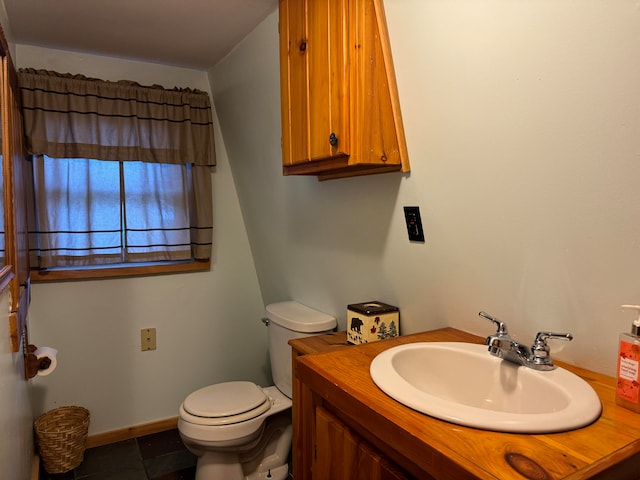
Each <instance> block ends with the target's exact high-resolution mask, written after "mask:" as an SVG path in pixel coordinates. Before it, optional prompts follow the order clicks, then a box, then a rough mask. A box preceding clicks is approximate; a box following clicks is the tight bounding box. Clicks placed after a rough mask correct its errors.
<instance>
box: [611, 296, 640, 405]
mask: <svg viewBox="0 0 640 480" xmlns="http://www.w3.org/2000/svg"><path fill="white" fill-rule="evenodd" d="M622 308H628V309H632V310H636V312H637V318H636V319H635V320H634V321H633V323H632V325H631V333H621V334H620V350H619V351H618V385H617V388H616V403H617V404H618V405H621V406H623V407H625V408H628V409H629V410H633V411H634V412H638V413H640V383H639V382H640V378H639V375H638V371H639V365H640V305H622Z"/></svg>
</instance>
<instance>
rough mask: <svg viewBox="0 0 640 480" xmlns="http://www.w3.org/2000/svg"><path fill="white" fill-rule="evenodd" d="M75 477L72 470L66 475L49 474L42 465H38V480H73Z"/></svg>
mask: <svg viewBox="0 0 640 480" xmlns="http://www.w3.org/2000/svg"><path fill="white" fill-rule="evenodd" d="M74 479H75V475H74V473H73V470H71V471H70V472H66V473H49V472H47V471H46V470H45V469H44V467H43V466H42V464H40V480H74Z"/></svg>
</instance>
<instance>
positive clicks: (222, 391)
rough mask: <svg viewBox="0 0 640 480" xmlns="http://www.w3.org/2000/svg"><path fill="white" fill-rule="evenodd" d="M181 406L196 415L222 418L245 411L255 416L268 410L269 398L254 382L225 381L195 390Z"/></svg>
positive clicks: (244, 412)
mask: <svg viewBox="0 0 640 480" xmlns="http://www.w3.org/2000/svg"><path fill="white" fill-rule="evenodd" d="M182 406H183V408H184V410H185V411H186V412H187V413H190V414H191V415H195V416H197V417H203V418H223V417H233V416H236V415H242V414H247V413H251V414H253V416H257V415H259V414H260V413H262V412H264V411H266V410H268V409H269V407H270V404H269V398H268V397H267V396H266V395H265V393H264V391H263V390H262V389H261V388H260V387H259V386H257V385H256V384H255V383H252V382H226V383H217V384H215V385H210V386H208V387H204V388H201V389H200V390H196V391H195V392H193V393H192V394H191V395H189V396H188V397H187V398H186V399H185V400H184V402H183V404H182ZM253 410H256V412H253ZM242 416H243V417H247V416H248V415H242ZM253 416H251V417H250V418H253Z"/></svg>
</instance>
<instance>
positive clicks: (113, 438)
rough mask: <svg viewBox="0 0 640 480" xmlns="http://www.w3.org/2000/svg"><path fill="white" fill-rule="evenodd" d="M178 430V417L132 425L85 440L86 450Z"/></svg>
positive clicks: (97, 434) (90, 436)
mask: <svg viewBox="0 0 640 480" xmlns="http://www.w3.org/2000/svg"><path fill="white" fill-rule="evenodd" d="M174 428H178V417H171V418H166V419H164V420H157V421H155V422H150V423H144V424H141V425H134V426H132V427H127V428H122V429H120V430H112V431H110V432H103V433H96V434H94V435H89V437H88V438H87V448H93V447H99V446H102V445H109V444H110V443H116V442H121V441H123V440H129V439H131V438H136V437H142V436H143V435H150V434H152V433H160V432H165V431H167V430H173V429H174Z"/></svg>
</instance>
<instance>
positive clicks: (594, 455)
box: [292, 328, 640, 480]
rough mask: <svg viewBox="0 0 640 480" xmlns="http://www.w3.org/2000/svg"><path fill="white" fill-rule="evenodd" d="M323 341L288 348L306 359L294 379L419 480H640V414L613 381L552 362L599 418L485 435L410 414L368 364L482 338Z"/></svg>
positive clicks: (445, 335) (337, 337)
mask: <svg viewBox="0 0 640 480" xmlns="http://www.w3.org/2000/svg"><path fill="white" fill-rule="evenodd" d="M324 337H327V338H324V339H322V338H321V337H311V338H314V340H312V341H309V340H308V339H303V340H296V341H293V342H292V346H294V348H296V349H298V350H299V351H301V352H302V353H307V354H306V355H304V356H302V357H299V358H298V360H297V362H298V363H297V375H298V378H299V379H300V380H301V381H302V382H304V383H305V384H306V385H307V386H309V387H310V388H311V389H312V390H313V391H315V392H316V393H317V394H319V395H320V396H321V397H322V398H323V399H324V400H325V401H326V402H327V403H328V404H329V405H331V406H332V408H334V409H335V410H337V411H338V412H339V413H340V414H341V416H342V417H343V418H346V419H349V425H350V426H351V427H352V428H354V429H355V430H356V431H358V432H359V433H360V434H361V435H363V436H364V437H365V438H366V439H367V440H368V441H370V442H371V443H372V444H373V445H374V446H376V447H377V448H378V449H380V450H381V451H383V452H384V453H385V455H387V456H388V457H389V458H390V459H391V460H394V461H395V462H396V463H398V464H399V465H400V466H402V467H403V468H406V470H407V471H408V472H409V473H412V474H413V475H416V476H417V477H418V478H420V472H429V473H430V475H432V476H433V477H434V478H438V479H439V478H442V479H449V480H463V479H493V480H495V479H499V480H509V479H514V480H516V479H517V480H522V479H523V478H525V479H536V480H538V479H539V480H555V479H566V480H578V479H580V480H582V479H587V478H590V479H600V480H605V479H606V480H619V479H629V480H638V479H640V415H639V414H636V413H634V412H631V411H629V410H627V409H624V408H622V407H620V406H618V405H616V403H615V379H614V378H611V377H607V376H605V375H601V374H598V373H594V372H590V371H588V370H584V369H581V368H578V367H574V366H571V365H567V364H564V363H562V362H557V364H558V365H559V366H562V367H563V368H566V369H567V370H570V371H572V372H574V373H576V374H577V375H579V376H581V377H582V378H584V379H585V380H586V381H587V382H589V384H590V385H591V386H592V387H593V388H594V390H595V391H596V392H597V394H598V395H599V397H600V399H601V401H602V404H603V413H602V415H601V417H600V418H599V419H598V420H597V421H596V422H594V423H593V424H591V425H589V426H586V427H583V428H580V429H578V430H573V431H570V432H563V433H553V434H536V435H526V434H512V433H499V432H489V431H484V430H479V429H474V428H469V427H463V426H460V425H454V424H451V423H448V422H445V421H441V420H438V419H436V418H433V417H430V416H428V415H424V414H422V413H419V412H416V411H414V410H412V409H410V408H407V407H405V406H403V405H401V404H400V403H398V402H396V401H395V400H393V399H391V398H390V397H388V396H387V395H386V394H384V393H383V392H382V391H381V390H380V389H378V387H377V386H376V385H375V384H374V383H373V380H372V379H371V377H370V375H369V366H370V364H371V361H372V360H373V358H374V357H375V356H376V355H377V354H378V353H380V352H382V351H383V350H386V349H388V348H391V347H394V346H396V345H401V344H405V343H412V342H425V341H440V342H442V341H445V342H446V341H462V342H470V343H483V341H484V339H483V338H481V337H477V336H475V335H471V334H468V333H466V332H462V331H460V330H456V329H453V328H444V329H440V330H433V331H430V332H424V333H418V334H413V335H404V336H400V337H396V338H392V339H387V340H383V341H380V342H374V343H369V344H365V345H358V346H349V347H348V348H347V347H346V345H347V344H346V342H345V341H344V334H343V332H342V333H337V334H333V335H331V336H324ZM308 342H311V343H308ZM323 342H324V343H325V345H324V348H323V345H322V343H323ZM294 343H295V345H294ZM327 347H328V348H329V349H330V351H328V352H327V351H326V348H327ZM318 352H325V353H318Z"/></svg>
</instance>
